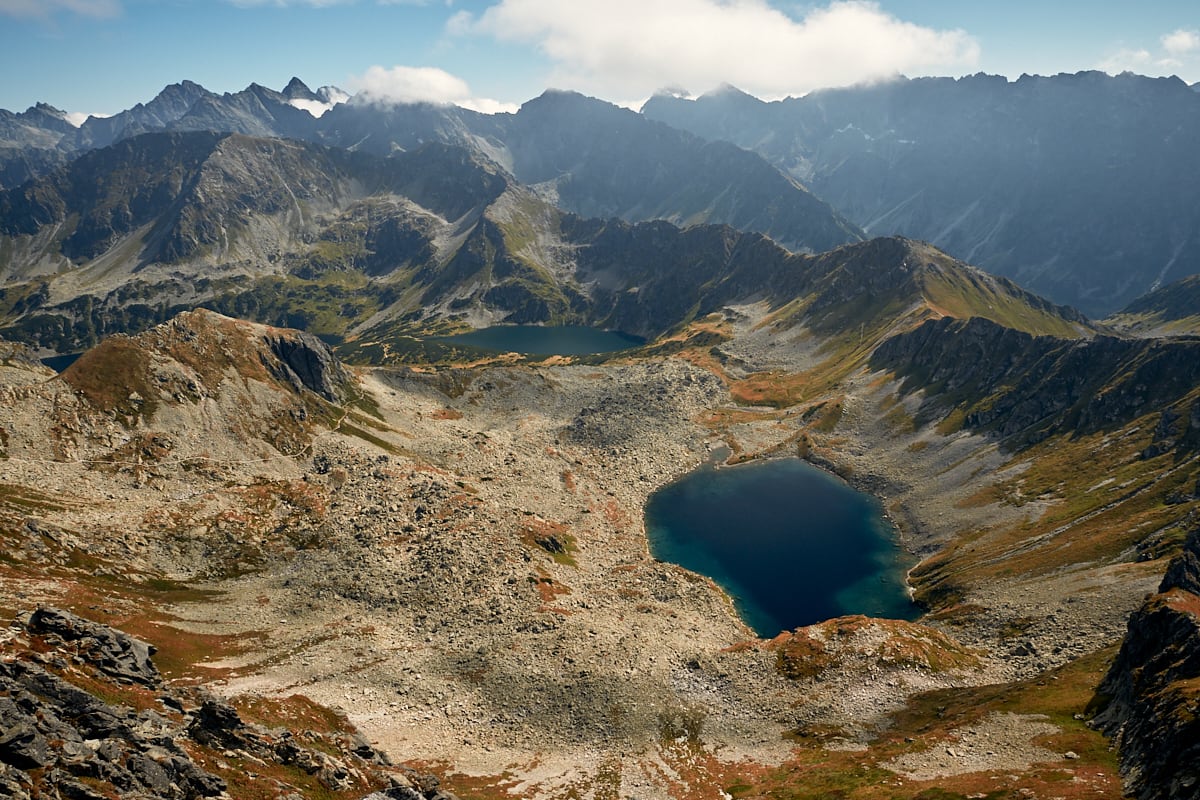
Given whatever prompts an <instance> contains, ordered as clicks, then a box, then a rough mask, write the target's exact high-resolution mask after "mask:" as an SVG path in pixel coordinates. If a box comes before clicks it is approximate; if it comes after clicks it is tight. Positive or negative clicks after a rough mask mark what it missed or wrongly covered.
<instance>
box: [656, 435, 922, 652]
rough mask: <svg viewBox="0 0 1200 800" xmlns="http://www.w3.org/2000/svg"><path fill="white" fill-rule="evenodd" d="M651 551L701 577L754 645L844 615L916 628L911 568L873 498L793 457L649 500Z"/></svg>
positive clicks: (702, 472) (673, 487)
mask: <svg viewBox="0 0 1200 800" xmlns="http://www.w3.org/2000/svg"><path fill="white" fill-rule="evenodd" d="M646 532H647V535H648V537H649V539H650V552H651V553H652V554H653V555H654V556H655V557H656V558H658V559H661V560H663V561H670V562H672V563H675V564H679V565H680V566H682V567H686V568H687V569H690V570H692V571H693V572H698V573H700V574H702V575H707V576H708V577H710V578H712V579H713V580H714V581H716V582H717V584H719V585H720V586H721V587H722V588H723V589H724V590H725V591H726V592H727V593H728V594H729V595H730V596H731V597H733V600H734V604H735V605H736V606H737V609H738V612H739V613H740V614H741V616H742V619H744V620H745V621H746V623H747V624H748V625H749V626H750V627H752V628H753V629H754V630H755V631H756V632H757V633H758V635H759V636H762V637H772V636H775V635H777V634H778V633H779V632H780V631H785V630H792V629H794V628H797V627H801V626H804V625H811V624H813V623H816V622H822V621H824V620H827V619H832V618H833V617H839V616H844V615H847V614H866V615H867V616H871V617H884V618H888V619H907V620H912V619H915V618H916V617H917V616H919V614H920V608H919V607H918V606H916V605H915V604H914V603H913V602H912V600H911V599H910V597H909V592H908V588H907V585H906V583H905V575H906V573H907V571H908V569H909V567H911V566H912V564H913V559H911V558H910V557H909V556H908V555H907V554H906V553H905V552H904V551H903V549H902V548H900V547H899V546H897V544H896V538H895V531H894V529H893V527H892V525H891V523H890V522H888V521H887V519H886V518H884V516H883V513H882V509H881V508H880V507H879V504H878V502H876V501H875V499H874V498H872V497H870V496H868V495H865V494H863V493H861V492H858V491H855V490H854V489H852V488H850V487H849V486H847V485H846V484H845V483H843V482H842V481H840V480H838V479H837V478H836V477H834V476H832V475H830V474H828V473H826V472H823V471H822V470H819V469H817V468H816V467H814V466H812V465H811V464H808V463H806V462H804V461H802V460H800V459H798V458H784V459H774V460H769V461H759V462H752V463H749V464H742V465H738V466H734V467H713V466H705V467H703V468H701V469H699V470H697V471H695V472H693V473H691V474H689V475H686V476H684V477H683V478H682V479H680V480H678V481H676V482H675V483H672V484H669V485H667V486H665V487H663V488H662V489H660V490H659V491H657V492H655V493H654V494H653V495H651V497H650V501H649V503H648V504H647V507H646Z"/></svg>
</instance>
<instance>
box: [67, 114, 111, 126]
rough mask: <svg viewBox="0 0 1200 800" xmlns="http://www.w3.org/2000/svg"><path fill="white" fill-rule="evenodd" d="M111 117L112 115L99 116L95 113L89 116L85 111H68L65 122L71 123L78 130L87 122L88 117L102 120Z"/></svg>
mask: <svg viewBox="0 0 1200 800" xmlns="http://www.w3.org/2000/svg"><path fill="white" fill-rule="evenodd" d="M111 116H112V114H99V113H95V112H93V113H90V114H89V113H87V112H86V111H68V112H67V116H66V119H67V122H69V123H71V124H72V125H74V126H75V127H76V128H78V127H79V126H80V125H82V124H83V123H85V122H87V119H88V117H97V118H99V119H103V118H104V117H111Z"/></svg>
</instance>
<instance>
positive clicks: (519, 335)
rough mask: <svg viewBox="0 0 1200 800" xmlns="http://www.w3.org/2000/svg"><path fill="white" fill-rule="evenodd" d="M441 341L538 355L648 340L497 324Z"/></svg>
mask: <svg viewBox="0 0 1200 800" xmlns="http://www.w3.org/2000/svg"><path fill="white" fill-rule="evenodd" d="M439 341H443V342H449V343H452V344H467V345H471V346H472V347H482V348H484V349H485V350H498V351H500V352H502V353H522V354H525V355H535V356H582V355H590V354H592V353H611V352H614V351H617V350H628V349H629V348H631V347H637V346H638V345H641V344H645V342H646V340H645V339H642V338H640V337H638V336H633V335H631V334H628V333H621V332H620V331H602V330H600V329H599V328H588V327H585V326H582V325H563V326H558V327H550V326H544V325H494V326H492V327H490V328H480V329H479V330H475V331H471V332H469V333H460V334H458V335H456V336H443V337H439Z"/></svg>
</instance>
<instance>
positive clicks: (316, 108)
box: [288, 97, 333, 117]
mask: <svg viewBox="0 0 1200 800" xmlns="http://www.w3.org/2000/svg"><path fill="white" fill-rule="evenodd" d="M288 105H289V106H291V107H292V108H298V109H300V110H301V111H307V112H308V113H309V114H311V115H312V116H314V117H319V116H321V115H322V114H324V113H325V112H326V111H328V110H329V109H331V108H333V104H332V103H322V102H321V101H320V100H304V99H302V98H299V97H297V98H294V99H292V100H288Z"/></svg>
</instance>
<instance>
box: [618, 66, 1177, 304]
mask: <svg viewBox="0 0 1200 800" xmlns="http://www.w3.org/2000/svg"><path fill="white" fill-rule="evenodd" d="M642 111H643V113H644V114H645V115H646V116H647V117H650V118H652V119H656V120H660V121H663V122H666V123H668V124H670V125H673V126H675V127H678V128H682V129H685V130H690V131H692V132H693V133H696V134H698V135H701V136H704V137H706V138H709V139H713V140H724V141H730V142H733V143H736V144H738V145H740V146H742V147H746V148H748V149H751V150H753V151H755V152H757V153H760V154H761V155H763V156H764V157H765V158H767V159H768V160H769V161H771V163H773V164H775V165H776V166H778V167H780V168H781V169H783V170H784V171H786V172H788V173H789V174H790V175H792V176H793V177H795V178H797V179H798V180H801V181H802V182H804V183H805V184H806V185H807V186H809V188H810V189H812V191H814V192H815V193H816V194H817V195H818V196H819V197H821V198H823V199H825V200H828V201H829V202H830V203H831V204H832V205H833V206H834V208H836V209H838V211H840V212H841V213H842V214H845V215H846V216H847V217H848V218H850V219H851V220H853V221H854V222H855V223H857V224H858V225H859V226H861V227H862V228H863V229H864V230H865V231H867V232H868V233H869V234H870V235H890V234H902V235H905V236H911V237H914V238H918V239H923V240H926V241H929V242H931V243H933V244H935V245H937V246H938V247H940V248H942V249H944V250H946V251H947V252H950V253H952V254H954V255H955V256H957V257H959V258H962V259H963V260H965V261H968V262H970V263H973V264H978V265H980V266H982V267H983V268H984V269H987V270H989V271H990V272H993V273H995V274H998V275H1005V276H1007V277H1010V278H1013V279H1014V280H1016V281H1018V282H1019V283H1021V284H1022V285H1024V286H1026V287H1028V288H1029V289H1031V290H1033V291H1035V292H1038V293H1040V294H1043V295H1045V296H1046V297H1049V298H1052V299H1053V300H1055V301H1056V302H1060V303H1068V304H1071V305H1074V306H1076V307H1078V308H1080V309H1082V310H1083V311H1085V312H1087V313H1088V314H1091V315H1093V316H1104V315H1106V314H1109V313H1111V312H1113V311H1116V310H1117V309H1119V308H1121V307H1122V306H1124V305H1125V304H1127V303H1129V302H1130V301H1131V300H1133V299H1134V298H1136V297H1138V296H1139V295H1141V294H1144V293H1145V292H1148V291H1151V290H1153V289H1157V288H1158V287H1160V286H1163V285H1165V284H1167V283H1170V282H1172V281H1175V280H1178V279H1180V278H1182V277H1184V276H1186V275H1190V274H1193V273H1195V272H1197V271H1198V270H1200V233H1198V231H1200V180H1197V178H1198V177H1200V151H1197V148H1196V147H1195V141H1196V131H1197V130H1198V129H1200V95H1197V93H1196V91H1195V90H1194V87H1189V86H1188V85H1187V84H1186V83H1184V82H1183V81H1181V80H1179V79H1178V78H1145V77H1141V76H1137V75H1133V74H1129V73H1126V74H1122V75H1118V76H1115V77H1111V76H1108V75H1105V74H1103V73H1099V72H1081V73H1078V74H1075V75H1066V74H1063V75H1057V76H1053V77H1036V76H1022V77H1021V78H1020V79H1019V80H1017V81H1013V82H1009V81H1008V80H1007V79H1005V78H1003V77H996V76H988V75H975V76H972V77H966V78H961V79H958V80H954V79H950V78H920V79H914V80H906V79H900V80H895V81H889V82H885V83H880V84H876V85H871V86H859V87H852V88H847V89H830V90H824V91H818V92H813V93H811V94H809V95H806V96H805V97H801V98H789V99H787V100H782V101H779V102H773V103H766V102H762V101H760V100H757V99H755V98H753V97H750V96H749V95H746V94H744V93H742V92H740V91H738V90H736V89H734V88H732V87H724V88H722V89H720V90H717V91H714V92H711V93H709V94H705V95H703V96H701V97H699V98H696V99H694V100H693V99H688V98H683V97H678V96H672V95H667V94H660V95H658V96H655V97H654V98H652V99H651V100H650V101H649V102H647V103H646V105H645V107H644V108H643V110H642Z"/></svg>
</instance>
